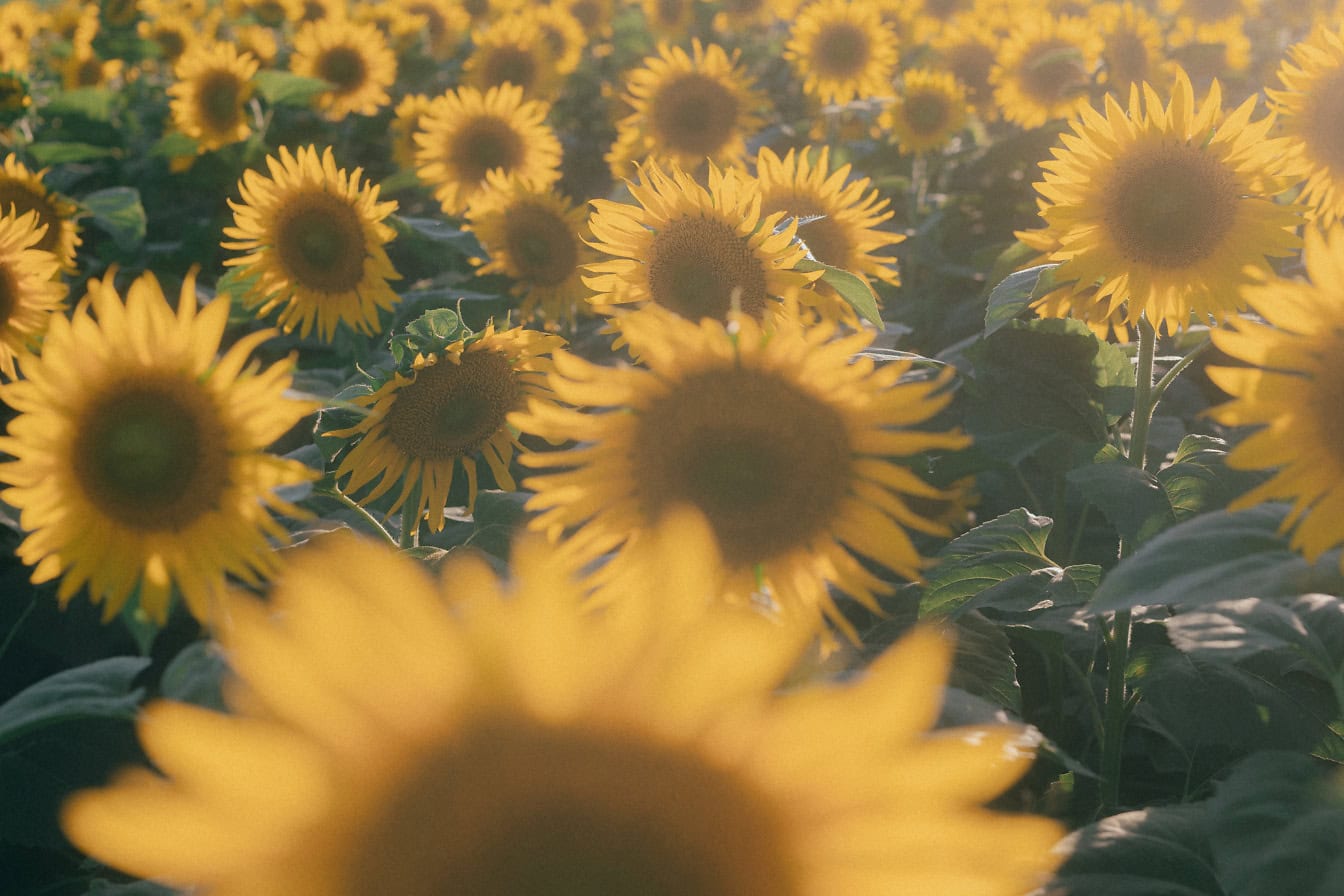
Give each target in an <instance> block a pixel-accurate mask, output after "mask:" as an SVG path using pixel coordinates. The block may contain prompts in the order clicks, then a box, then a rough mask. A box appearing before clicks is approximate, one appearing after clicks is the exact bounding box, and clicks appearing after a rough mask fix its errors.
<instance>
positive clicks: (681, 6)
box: [654, 0, 690, 27]
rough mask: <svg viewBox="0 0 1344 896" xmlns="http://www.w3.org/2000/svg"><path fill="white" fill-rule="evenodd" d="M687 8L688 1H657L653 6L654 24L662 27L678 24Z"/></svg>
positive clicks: (687, 10)
mask: <svg viewBox="0 0 1344 896" xmlns="http://www.w3.org/2000/svg"><path fill="white" fill-rule="evenodd" d="M689 6H690V2H688V0H658V2H657V3H655V4H654V19H655V24H657V25H660V26H663V27H669V26H672V25H677V24H680V23H681V20H682V18H683V17H684V16H685V15H686V14H687V13H688V12H689Z"/></svg>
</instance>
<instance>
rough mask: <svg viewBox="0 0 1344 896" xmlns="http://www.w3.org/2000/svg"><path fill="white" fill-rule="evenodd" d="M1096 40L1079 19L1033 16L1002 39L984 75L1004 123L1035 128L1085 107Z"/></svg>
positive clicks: (1098, 42)
mask: <svg viewBox="0 0 1344 896" xmlns="http://www.w3.org/2000/svg"><path fill="white" fill-rule="evenodd" d="M1100 52H1101V39H1100V38H1099V37H1098V36H1097V34H1096V33H1095V31H1094V30H1093V29H1092V27H1091V25H1089V24H1088V23H1087V21H1086V20H1085V19H1079V18H1073V17H1058V16H1052V15H1049V14H1044V13H1042V14H1038V15H1036V16H1033V17H1029V18H1028V19H1027V20H1026V21H1025V22H1024V23H1023V24H1021V25H1020V26H1019V27H1018V28H1017V29H1015V30H1014V31H1013V32H1011V33H1010V34H1009V35H1008V36H1007V37H1006V38H1004V40H1003V43H1002V45H1001V46H1000V48H999V56H998V61H997V62H996V63H995V65H994V69H993V71H992V72H991V73H990V83H991V84H993V85H994V102H995V103H996V104H997V105H998V107H999V113H1000V114H1001V115H1002V116H1003V118H1004V119H1006V120H1007V121H1010V122H1012V123H1014V124H1016V125H1018V126H1019V127H1023V128H1037V127H1040V126H1041V125H1044V124H1046V123H1047V122H1049V121H1051V120H1053V119H1058V118H1069V117H1071V116H1073V115H1076V114H1078V113H1079V112H1080V111H1081V110H1082V109H1083V108H1085V107H1086V106H1087V104H1088V91H1089V90H1090V89H1091V86H1092V74H1093V71H1094V70H1095V69H1096V67H1097V59H1098V56H1099V54H1100Z"/></svg>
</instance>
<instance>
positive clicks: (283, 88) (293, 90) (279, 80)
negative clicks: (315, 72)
mask: <svg viewBox="0 0 1344 896" xmlns="http://www.w3.org/2000/svg"><path fill="white" fill-rule="evenodd" d="M252 83H253V84H254V85H256V88H257V93H258V94H260V95H261V98H262V99H264V100H265V101H266V102H268V103H270V104H271V105H273V106H306V105H308V104H309V103H310V102H312V99H313V97H315V96H317V95H318V94H319V93H322V92H324V91H326V90H330V89H331V85H330V84H329V83H327V82H326V81H324V80H322V79H321V78H307V77H304V76H302V75H295V74H291V73H290V72H283V71H279V70H275V69H271V70H267V71H260V72H257V73H256V74H255V75H253V76H252Z"/></svg>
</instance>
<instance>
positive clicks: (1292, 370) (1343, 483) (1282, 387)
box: [1208, 226, 1344, 561]
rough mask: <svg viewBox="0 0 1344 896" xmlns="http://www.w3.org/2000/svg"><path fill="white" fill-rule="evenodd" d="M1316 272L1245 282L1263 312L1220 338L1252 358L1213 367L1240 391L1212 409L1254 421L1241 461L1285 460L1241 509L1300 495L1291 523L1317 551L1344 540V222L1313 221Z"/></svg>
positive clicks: (1252, 464)
mask: <svg viewBox="0 0 1344 896" xmlns="http://www.w3.org/2000/svg"><path fill="white" fill-rule="evenodd" d="M1304 255H1305V260H1306V267H1307V275H1308V277H1310V282H1309V283H1306V282H1302V281H1294V280H1284V279H1280V278H1277V277H1272V276H1270V277H1264V278H1262V279H1261V280H1259V281H1258V282H1256V283H1255V284H1253V285H1251V286H1249V287H1247V288H1246V289H1245V291H1244V296H1245V298H1246V301H1247V302H1248V303H1249V304H1250V306H1251V308H1252V309H1253V310H1254V311H1255V312H1256V313H1257V314H1259V315H1260V316H1261V317H1262V318H1264V322H1263V323H1262V322H1260V321H1256V320H1251V319H1246V318H1237V319H1234V320H1233V321H1231V322H1230V323H1229V325H1228V326H1227V327H1219V328H1217V329H1215V330H1213V331H1212V337H1213V343H1214V345H1216V346H1217V347H1218V348H1219V349H1221V350H1222V351H1223V352H1225V353H1226V354H1227V355H1228V356H1230V357H1231V358H1233V359H1235V360H1238V361H1244V362H1246V363H1247V364H1249V365H1251V366H1249V367H1212V368H1209V371H1208V373H1209V378H1210V379H1212V380H1213V382H1214V383H1215V384H1216V385H1218V387H1219V388H1221V389H1222V390H1223V391H1225V392H1227V393H1228V394H1229V395H1231V396H1232V400H1231V401H1229V402H1227V403H1225V404H1221V405H1219V406H1217V407H1215V408H1213V409H1211V410H1210V411H1209V416H1211V417H1213V418H1214V419H1215V420H1217V421H1218V422H1219V423H1223V424H1225V425H1227V426H1255V427H1257V429H1256V431H1255V432H1253V433H1252V434H1251V435H1249V436H1248V437H1246V438H1245V439H1244V440H1243V441H1241V442H1240V443H1238V444H1237V445H1236V446H1235V447H1234V448H1233V449H1232V450H1231V451H1230V452H1229V453H1228V456H1227V463H1228V465H1229V466H1232V467H1236V468H1240V469H1253V470H1259V469H1272V468H1278V472H1277V473H1275V475H1274V476H1273V478H1271V479H1270V480H1269V481H1268V482H1265V483H1264V484H1262V485H1260V486H1258V487H1256V488H1254V489H1252V490H1251V491H1249V492H1247V493H1246V494H1244V495H1242V496H1241V497H1240V498H1238V499H1237V500H1236V501H1234V502H1233V503H1232V504H1231V505H1230V507H1231V508H1232V509H1237V508H1243V507H1250V506H1253V505H1255V504H1259V503H1260V502H1262V501H1277V500H1291V501H1292V502H1293V509H1292V512H1291V513H1290V514H1289V515H1288V518H1287V519H1286V520H1285V521H1284V527H1285V528H1287V527H1295V528H1294V531H1293V536H1292V546H1293V548H1294V549H1295V550H1300V551H1302V553H1303V554H1305V555H1306V557H1307V559H1308V560H1312V561H1314V560H1315V559H1316V558H1317V557H1319V556H1320V555H1321V554H1323V553H1325V552H1326V551H1327V550H1329V549H1330V548H1333V547H1335V546H1337V545H1339V544H1340V543H1344V526H1341V521H1344V453H1341V451H1340V446H1341V445H1344V416H1342V412H1341V408H1344V355H1342V354H1341V352H1340V339H1339V337H1340V333H1341V332H1344V229H1341V228H1340V227H1338V226H1336V227H1335V228H1333V229H1332V230H1331V231H1330V232H1329V234H1328V235H1323V234H1322V233H1320V232H1319V231H1317V230H1315V229H1308V230H1307V236H1306V247H1305V253H1304Z"/></svg>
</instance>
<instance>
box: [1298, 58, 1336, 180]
mask: <svg viewBox="0 0 1344 896" xmlns="http://www.w3.org/2000/svg"><path fill="white" fill-rule="evenodd" d="M1300 127H1302V128H1303V136H1304V137H1305V138H1306V144H1307V151H1308V152H1309V153H1310V154H1311V156H1312V158H1313V159H1314V160H1316V161H1318V162H1320V163H1322V164H1324V165H1325V166H1326V167H1327V168H1329V169H1330V171H1331V173H1332V174H1334V175H1335V177H1336V178H1338V177H1344V69H1336V70H1335V71H1333V72H1331V73H1330V74H1329V75H1326V76H1325V77H1324V78H1322V79H1321V80H1320V81H1319V82H1317V84H1316V86H1315V87H1313V88H1312V90H1311V93H1310V94H1309V97H1308V100H1307V103H1306V106H1305V108H1304V109H1303V112H1302V122H1301V125H1300Z"/></svg>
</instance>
